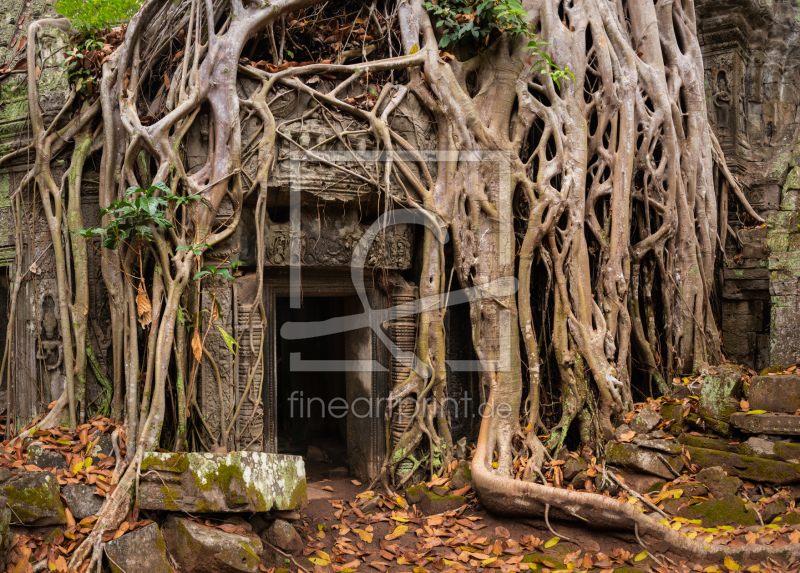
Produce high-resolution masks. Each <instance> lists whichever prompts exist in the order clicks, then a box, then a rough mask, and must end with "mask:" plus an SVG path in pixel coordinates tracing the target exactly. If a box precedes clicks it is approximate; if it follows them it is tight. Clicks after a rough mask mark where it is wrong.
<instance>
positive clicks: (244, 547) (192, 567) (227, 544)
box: [164, 515, 263, 573]
mask: <svg viewBox="0 0 800 573" xmlns="http://www.w3.org/2000/svg"><path fill="white" fill-rule="evenodd" d="M164 541H165V542H166V545H167V548H168V549H169V552H170V555H172V557H173V558H174V559H175V561H176V562H177V564H178V567H179V568H180V570H181V571H193V572H195V573H240V572H241V573H256V571H258V564H259V562H260V561H261V553H262V551H263V546H262V544H261V540H260V539H259V538H258V537H256V536H255V535H252V536H245V535H237V534H235V533H228V532H226V531H222V530H220V529H213V528H211V527H204V526H202V525H200V524H198V523H195V522H193V521H189V520H188V519H183V518H180V517H175V516H174V515H171V516H170V517H168V518H167V521H166V522H165V523H164Z"/></svg>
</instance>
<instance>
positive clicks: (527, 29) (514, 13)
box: [423, 0, 575, 88]
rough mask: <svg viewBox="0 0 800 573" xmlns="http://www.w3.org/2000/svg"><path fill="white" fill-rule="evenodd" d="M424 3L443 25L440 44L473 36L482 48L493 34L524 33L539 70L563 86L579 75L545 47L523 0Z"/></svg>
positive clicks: (437, 25)
mask: <svg viewBox="0 0 800 573" xmlns="http://www.w3.org/2000/svg"><path fill="white" fill-rule="evenodd" d="M423 6H425V9H426V10H428V11H429V12H431V13H432V14H433V16H434V17H435V21H436V27H437V28H442V37H441V39H440V40H439V47H440V48H447V47H448V46H452V45H455V44H457V43H458V42H460V41H461V40H463V39H464V38H471V39H472V41H474V42H475V43H476V44H477V45H478V46H479V47H480V48H481V49H482V48H483V47H485V46H486V45H487V44H488V43H489V40H490V39H491V36H492V35H493V34H499V33H502V32H509V33H511V34H514V35H519V34H524V35H526V36H527V37H528V38H529V40H530V41H529V42H528V45H527V46H526V48H527V49H528V50H533V52H534V54H535V56H536V57H537V58H538V59H537V60H536V62H534V64H533V66H534V69H535V70H536V71H537V72H541V73H544V74H547V75H549V76H550V77H551V78H552V79H553V81H554V82H555V84H556V86H558V87H559V88H560V87H561V84H560V80H562V79H567V78H568V79H571V80H574V79H575V76H574V75H572V72H571V71H569V68H564V69H563V70H562V69H561V68H560V67H558V66H557V65H556V64H555V63H553V60H552V59H551V58H550V56H548V55H547V54H546V53H545V52H544V51H543V50H542V47H543V46H549V45H550V44H548V43H547V42H542V41H541V38H539V37H538V36H537V35H536V33H535V32H534V30H533V28H532V27H531V25H530V23H529V22H528V21H527V20H526V19H525V17H526V16H527V15H528V14H527V12H525V10H523V8H522V4H520V2H519V0H479V1H477V2H476V1H475V0H432V1H430V2H425V3H424V4H423Z"/></svg>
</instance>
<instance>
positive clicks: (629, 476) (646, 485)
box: [620, 471, 664, 493]
mask: <svg viewBox="0 0 800 573" xmlns="http://www.w3.org/2000/svg"><path fill="white" fill-rule="evenodd" d="M620 474H621V475H620V477H622V479H623V481H624V482H625V485H627V486H628V487H629V488H631V489H632V490H633V491H636V492H639V493H645V492H647V491H651V489H652V488H654V487H655V486H656V485H658V486H659V489H660V488H661V486H662V485H664V480H663V479H662V478H660V477H658V476H654V475H650V474H643V473H639V472H633V471H623V472H620Z"/></svg>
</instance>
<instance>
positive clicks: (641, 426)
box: [629, 408, 661, 434]
mask: <svg viewBox="0 0 800 573" xmlns="http://www.w3.org/2000/svg"><path fill="white" fill-rule="evenodd" d="M660 423H661V414H659V413H658V412H656V411H655V410H651V409H650V408H642V410H641V411H640V412H639V413H637V414H636V415H635V416H634V417H633V419H631V422H630V424H629V425H630V427H631V430H633V431H634V432H636V433H637V434H646V433H647V432H650V431H651V430H653V429H654V428H655V427H656V426H658V425H659V424H660Z"/></svg>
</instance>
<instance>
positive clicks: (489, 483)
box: [470, 419, 800, 561]
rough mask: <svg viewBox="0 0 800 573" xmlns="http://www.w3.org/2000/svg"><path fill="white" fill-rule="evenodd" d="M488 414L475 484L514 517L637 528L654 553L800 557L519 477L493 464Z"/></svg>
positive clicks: (797, 551) (489, 504)
mask: <svg viewBox="0 0 800 573" xmlns="http://www.w3.org/2000/svg"><path fill="white" fill-rule="evenodd" d="M490 424H491V423H490V422H489V420H488V419H485V420H484V423H483V424H482V426H481V433H480V437H479V438H478V444H477V448H476V450H475V457H474V459H473V461H472V465H471V468H470V469H471V472H472V484H473V487H474V489H475V491H476V492H477V494H478V497H479V499H480V500H481V504H483V506H484V507H486V509H488V510H489V511H491V512H492V513H496V514H498V515H507V516H514V517H523V518H524V517H532V516H536V517H542V516H549V518H551V519H552V518H555V519H560V520H566V521H572V522H578V523H579V524H586V523H590V524H591V527H592V528H596V529H598V530H606V531H608V530H623V531H633V532H634V533H635V534H636V536H637V539H639V540H640V542H641V543H642V544H643V545H644V546H645V548H646V549H647V550H648V551H649V552H650V553H653V554H656V555H663V554H672V555H675V556H676V557H679V558H682V559H686V558H694V559H701V560H704V559H708V560H719V561H721V560H722V559H724V558H725V557H726V556H731V557H741V556H745V557H746V558H748V559H761V558H766V557H770V556H777V557H780V558H788V559H789V560H790V561H795V560H797V559H800V544H798V543H792V544H788V545H784V546H783V547H774V546H771V545H745V546H742V547H728V546H726V545H716V544H709V543H703V542H702V541H699V540H695V539H690V538H688V537H686V536H685V535H682V534H680V533H678V532H677V531H675V530H673V529H671V528H670V527H668V526H667V525H665V524H663V523H661V522H659V521H657V520H655V519H653V518H652V517H650V516H649V515H645V514H644V513H642V512H641V511H640V510H638V509H637V508H636V507H634V506H633V505H630V504H628V503H624V502H621V501H619V500H617V499H615V498H613V497H608V496H604V495H600V494H597V493H590V492H582V491H574V490H568V489H563V488H556V487H551V486H546V485H541V484H537V483H531V482H526V481H521V480H514V479H511V478H508V477H503V476H501V475H498V473H497V472H495V471H492V469H491V457H492V455H491V452H490V451H488V450H487V449H486V442H487V434H488V428H489V426H490Z"/></svg>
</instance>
